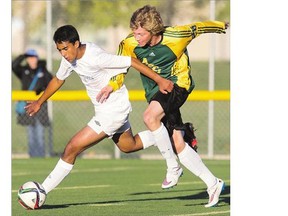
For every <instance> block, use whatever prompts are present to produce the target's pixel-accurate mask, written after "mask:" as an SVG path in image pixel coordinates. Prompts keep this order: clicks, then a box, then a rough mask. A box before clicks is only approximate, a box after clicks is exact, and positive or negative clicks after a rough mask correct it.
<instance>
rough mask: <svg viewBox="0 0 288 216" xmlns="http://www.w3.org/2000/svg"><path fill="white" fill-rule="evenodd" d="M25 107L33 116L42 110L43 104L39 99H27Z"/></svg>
mask: <svg viewBox="0 0 288 216" xmlns="http://www.w3.org/2000/svg"><path fill="white" fill-rule="evenodd" d="M24 108H25V110H26V113H27V114H28V115H29V116H33V115H35V114H36V113H37V112H38V111H39V110H40V108H41V105H40V104H39V103H38V102H37V101H27V105H26V106H25V107H24Z"/></svg>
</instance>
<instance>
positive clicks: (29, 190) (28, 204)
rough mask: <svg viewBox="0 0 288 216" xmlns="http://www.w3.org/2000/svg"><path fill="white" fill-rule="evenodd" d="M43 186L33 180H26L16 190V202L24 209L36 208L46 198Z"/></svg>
mask: <svg viewBox="0 0 288 216" xmlns="http://www.w3.org/2000/svg"><path fill="white" fill-rule="evenodd" d="M46 196H47V195H46V192H45V189H44V188H43V186H42V185H41V184H40V183H38V182H35V181H28V182H26V183H25V184H23V185H22V186H21V187H20V188H19V190H18V202H19V203H20V205H21V206H22V207H23V208H25V209H38V208H40V207H41V206H42V205H43V204H44V203H45V200H46Z"/></svg>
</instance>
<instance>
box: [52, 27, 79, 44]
mask: <svg viewBox="0 0 288 216" xmlns="http://www.w3.org/2000/svg"><path fill="white" fill-rule="evenodd" d="M53 40H54V42H55V43H61V42H63V41H68V42H70V43H72V44H74V43H75V42H76V41H79V42H80V37H79V34H78V32H77V30H76V28H75V27H74V26H72V25H64V26H61V27H59V28H58V29H57V30H56V31H55V33H54V36H53Z"/></svg>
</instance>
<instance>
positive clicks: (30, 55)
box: [12, 49, 53, 157]
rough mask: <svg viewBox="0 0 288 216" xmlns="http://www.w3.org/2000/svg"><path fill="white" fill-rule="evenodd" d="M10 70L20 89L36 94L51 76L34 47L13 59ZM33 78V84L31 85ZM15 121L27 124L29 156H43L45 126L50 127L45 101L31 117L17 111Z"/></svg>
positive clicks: (44, 86)
mask: <svg viewBox="0 0 288 216" xmlns="http://www.w3.org/2000/svg"><path fill="white" fill-rule="evenodd" d="M12 71H13V73H14V74H15V75H16V77H17V78H18V79H19V80H20V82H21V89H22V90H31V91H35V92H36V94H37V95H39V94H40V93H41V92H42V91H43V90H44V89H45V88H46V87H47V85H48V83H49V81H50V80H51V79H52V77H53V76H52V74H51V73H49V72H48V70H47V68H46V61H45V60H40V59H39V56H38V54H37V52H36V51H35V50H34V49H29V50H27V51H26V52H25V53H24V54H22V55H19V56H18V57H17V58H16V59H14V60H13V61H12ZM35 76H37V78H36V77H35ZM34 78H35V80H34ZM33 80H34V82H33V83H34V84H32V85H31V83H32V81H33ZM17 123H18V124H20V125H22V126H27V133H28V148H29V156H30V157H45V127H48V126H49V127H50V121H49V116H48V107H47V102H45V103H44V104H43V106H42V107H41V110H40V111H39V112H38V113H37V115H34V116H33V117H29V116H28V115H27V114H26V113H25V112H24V113H23V114H19V113H17ZM50 141H51V140H50ZM50 148H51V145H50ZM50 151H52V150H51V149H50Z"/></svg>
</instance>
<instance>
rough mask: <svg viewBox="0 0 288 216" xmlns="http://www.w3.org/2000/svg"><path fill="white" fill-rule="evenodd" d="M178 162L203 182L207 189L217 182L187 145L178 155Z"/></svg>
mask: <svg viewBox="0 0 288 216" xmlns="http://www.w3.org/2000/svg"><path fill="white" fill-rule="evenodd" d="M178 157H179V160H180V162H181V163H182V164H183V165H184V166H185V167H186V168H187V169H188V170H189V171H191V172H192V173H193V174H194V175H196V176H198V177H199V178H200V179H202V181H204V182H205V184H206V185H207V188H210V187H211V186H213V185H214V184H215V182H216V181H217V179H216V177H215V176H214V175H213V174H212V173H211V172H210V170H209V169H208V168H207V167H206V166H205V164H204V163H203V161H202V159H201V158H200V156H199V155H198V154H197V153H196V152H195V151H194V150H193V149H192V148H191V147H190V146H189V145H188V144H187V143H185V148H184V149H183V151H182V152H180V153H179V154H178Z"/></svg>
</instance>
